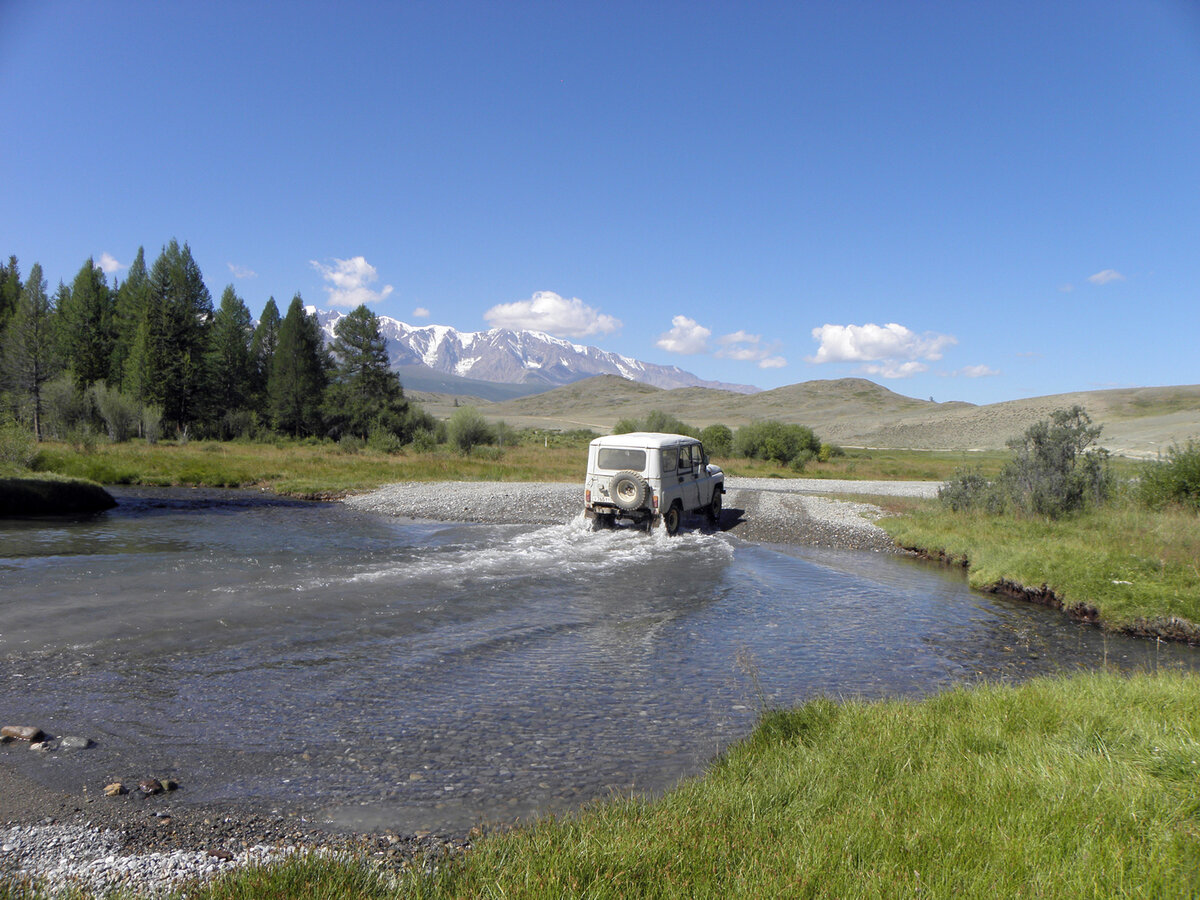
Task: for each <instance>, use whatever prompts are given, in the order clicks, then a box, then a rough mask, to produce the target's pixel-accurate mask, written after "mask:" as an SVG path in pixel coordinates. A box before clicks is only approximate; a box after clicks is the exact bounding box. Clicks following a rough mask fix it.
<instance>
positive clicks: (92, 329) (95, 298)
mask: <svg viewBox="0 0 1200 900" xmlns="http://www.w3.org/2000/svg"><path fill="white" fill-rule="evenodd" d="M63 300H64V302H63V305H62V306H60V307H59V315H60V317H61V319H60V321H61V328H60V335H61V341H62V343H61V347H62V353H63V357H64V360H65V362H66V365H67V368H68V369H69V370H70V372H71V380H72V381H74V382H75V386H76V387H77V388H79V389H80V390H83V389H84V388H88V387H90V386H91V385H93V384H95V383H96V382H97V381H103V380H104V379H106V378H108V375H109V369H110V367H111V363H112V349H113V330H112V329H113V295H112V291H111V290H109V287H108V281H107V279H106V278H105V277H104V270H103V269H101V268H100V267H99V266H97V265H96V263H95V260H93V259H92V258H91V257H90V256H89V257H88V260H87V262H85V263H84V264H83V267H82V268H80V270H79V273H78V274H77V275H76V276H75V281H74V282H73V283H72V284H71V292H70V295H69V296H66V297H64V298H63Z"/></svg>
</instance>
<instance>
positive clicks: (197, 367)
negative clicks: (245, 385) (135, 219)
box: [131, 240, 213, 433]
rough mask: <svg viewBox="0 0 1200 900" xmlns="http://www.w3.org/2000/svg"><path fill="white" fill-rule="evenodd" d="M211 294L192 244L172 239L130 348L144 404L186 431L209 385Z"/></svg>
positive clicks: (159, 261)
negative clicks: (158, 409)
mask: <svg viewBox="0 0 1200 900" xmlns="http://www.w3.org/2000/svg"><path fill="white" fill-rule="evenodd" d="M212 317H213V308H212V296H211V295H210V294H209V292H208V288H207V287H205V286H204V279H203V277H202V276H201V274H200V268H199V266H197V265H196V262H195V260H194V259H192V251H191V249H190V248H189V247H188V245H187V244H184V245H183V247H182V248H180V246H179V242H178V241H175V240H172V241H171V242H170V243H169V244H168V245H167V246H166V247H164V248H163V251H162V253H160V254H159V257H158V259H156V260H155V261H154V266H153V268H152V269H151V270H150V285H149V292H148V295H147V303H146V311H145V315H144V317H143V320H142V322H141V324H140V325H139V327H138V332H137V338H136V340H135V341H134V347H133V350H132V352H131V356H132V358H133V362H134V364H135V365H136V368H137V371H136V374H135V375H134V377H133V378H131V381H132V382H133V384H134V387H135V390H136V391H137V397H138V399H139V400H141V401H142V402H143V403H148V404H154V405H156V406H159V407H161V408H162V412H163V419H164V420H166V421H167V422H171V423H173V424H174V425H175V426H176V427H177V428H179V429H181V430H182V431H184V432H185V433H186V431H187V429H188V428H189V427H190V426H191V425H193V424H195V423H196V422H197V421H198V420H199V418H200V415H201V411H202V405H203V400H204V393H205V389H206V387H207V385H206V378H205V375H206V370H205V366H204V354H205V351H206V350H207V349H208V345H207V338H208V329H209V327H210V326H211V324H212Z"/></svg>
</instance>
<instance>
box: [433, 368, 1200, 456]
mask: <svg viewBox="0 0 1200 900" xmlns="http://www.w3.org/2000/svg"><path fill="white" fill-rule="evenodd" d="M430 399H434V398H430ZM427 402H428V401H427ZM1075 404H1079V405H1080V406H1082V407H1084V409H1086V410H1087V411H1088V414H1089V415H1090V416H1091V417H1092V420H1093V421H1094V422H1095V423H1097V424H1099V425H1101V426H1103V429H1104V430H1103V432H1102V434H1101V443H1102V444H1103V445H1104V446H1105V447H1107V448H1108V449H1109V450H1110V451H1112V452H1113V453H1116V454H1120V455H1125V456H1153V455H1155V454H1156V453H1160V452H1162V451H1163V450H1165V449H1166V448H1167V447H1169V446H1170V445H1171V444H1172V443H1185V442H1186V441H1187V440H1189V439H1192V438H1200V385H1183V386H1176V387H1145V388H1121V389H1114V390H1103V391H1084V392H1078V393H1070V394H1056V395H1051V396H1046V397H1034V398H1029V399H1023V400H1010V401H1006V402H1003V403H993V404H988V405H985V406H976V405H973V404H970V403H963V402H958V401H951V402H946V403H935V402H933V401H930V400H917V399H914V398H912V397H905V396H903V395H902V394H897V393H895V392H894V391H890V390H888V389H887V388H885V387H882V386H881V385H878V384H875V383H874V382H871V381H867V380H865V379H861V378H841V379H835V380H828V381H806V382H803V383H800V384H793V385H788V386H786V387H781V388H776V389H774V390H770V391H762V392H760V393H757V394H750V395H747V394H737V393H733V392H731V391H721V390H712V389H708V388H699V387H687V388H675V389H672V390H663V389H661V388H656V387H652V386H650V385H646V384H640V383H637V382H632V381H628V380H626V379H624V378H620V377H617V376H613V375H601V376H597V377H594V378H589V379H586V380H583V381H577V382H574V383H572V384H569V385H565V386H563V387H559V388H555V389H554V390H551V391H546V392H545V393H540V394H537V395H534V396H530V397H522V398H519V399H512V400H505V401H503V402H498V403H486V402H484V403H480V404H479V408H480V411H481V412H482V413H483V414H484V415H486V416H487V417H489V418H492V419H504V420H505V421H506V422H508V423H509V424H510V425H514V426H518V427H543V428H557V429H565V428H581V427H582V428H592V429H594V430H596V431H600V432H606V431H608V430H610V429H611V428H612V426H613V425H614V424H615V423H616V422H617V421H618V420H619V419H622V418H626V417H633V418H636V417H639V416H642V415H645V413H647V412H649V411H650V410H653V409H659V410H662V411H664V412H669V413H671V414H672V415H675V416H678V417H679V418H680V419H682V420H683V421H685V422H687V423H689V424H691V425H696V426H698V427H703V426H706V425H711V424H713V423H717V422H720V423H723V424H725V425H728V426H730V427H731V428H736V427H738V426H739V425H744V424H746V423H748V422H752V421H754V420H756V419H778V420H780V421H783V422H793V423H797V424H802V425H808V426H809V427H811V428H812V429H813V430H814V431H816V433H817V434H818V435H819V436H820V437H821V438H822V439H823V440H828V441H832V442H835V443H838V444H843V445H845V446H852V447H907V448H915V449H929V450H989V449H1003V448H1004V445H1005V441H1007V440H1008V439H1009V438H1011V437H1014V436H1017V435H1020V434H1021V433H1022V432H1023V431H1024V430H1025V429H1026V428H1028V427H1029V425H1031V424H1032V423H1034V422H1036V421H1039V420H1041V419H1045V418H1048V417H1049V415H1050V413H1051V412H1053V411H1054V410H1056V409H1061V408H1064V407H1069V406H1073V405H1075ZM434 405H435V408H433V409H431V411H432V412H434V413H435V414H437V412H438V410H437V409H436V406H437V405H439V404H437V403H436V402H435V404H434Z"/></svg>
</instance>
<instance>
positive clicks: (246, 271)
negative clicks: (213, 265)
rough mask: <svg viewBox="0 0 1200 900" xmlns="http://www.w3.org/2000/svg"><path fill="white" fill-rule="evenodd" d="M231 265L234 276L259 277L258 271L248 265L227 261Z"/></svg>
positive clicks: (230, 268) (230, 269)
mask: <svg viewBox="0 0 1200 900" xmlns="http://www.w3.org/2000/svg"><path fill="white" fill-rule="evenodd" d="M226 265H227V266H229V271H230V272H231V273H232V274H233V277H234V278H257V277H258V273H257V272H255V271H254V270H253V269H251V268H249V267H247V266H239V265H238V264H237V263H226Z"/></svg>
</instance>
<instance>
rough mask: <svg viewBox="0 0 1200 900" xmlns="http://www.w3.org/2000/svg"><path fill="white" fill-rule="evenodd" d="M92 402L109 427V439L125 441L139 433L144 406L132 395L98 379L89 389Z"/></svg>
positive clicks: (114, 441)
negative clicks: (123, 392)
mask: <svg viewBox="0 0 1200 900" xmlns="http://www.w3.org/2000/svg"><path fill="white" fill-rule="evenodd" d="M88 390H89V392H90V393H91V398H92V402H93V403H94V404H95V406H96V410H97V412H99V413H100V418H102V419H103V420H104V425H105V427H106V428H107V429H108V439H109V440H110V441H112V442H113V443H114V444H120V443H124V442H125V441H127V440H129V439H130V438H132V437H133V436H134V435H136V434H137V431H138V425H139V424H140V422H141V417H142V406H141V404H140V403H138V402H137V401H136V400H134V399H133V398H132V397H129V396H127V395H125V394H122V393H121V392H120V391H119V390H116V389H115V388H110V387H109V386H108V385H106V384H105V383H104V382H103V381H97V382H96V383H95V384H93V385H92V386H91V387H90V388H89V389H88Z"/></svg>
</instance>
